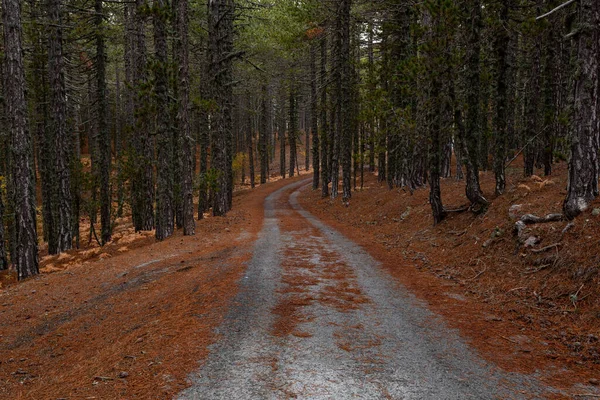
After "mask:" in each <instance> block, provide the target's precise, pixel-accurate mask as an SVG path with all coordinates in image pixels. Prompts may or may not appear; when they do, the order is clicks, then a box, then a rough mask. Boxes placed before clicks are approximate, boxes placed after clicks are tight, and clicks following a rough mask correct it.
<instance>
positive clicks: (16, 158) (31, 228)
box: [2, 0, 39, 279]
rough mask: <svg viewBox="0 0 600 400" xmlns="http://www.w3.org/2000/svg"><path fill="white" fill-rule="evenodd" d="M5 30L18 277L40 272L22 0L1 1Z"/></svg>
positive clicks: (7, 106)
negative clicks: (28, 118)
mask: <svg viewBox="0 0 600 400" xmlns="http://www.w3.org/2000/svg"><path fill="white" fill-rule="evenodd" d="M2 21H3V29H4V74H3V76H4V98H5V99H10V101H6V102H5V105H6V118H7V123H8V128H9V132H10V140H11V153H12V162H13V165H12V179H13V191H14V193H13V198H12V202H13V203H14V212H15V222H16V223H15V228H16V238H15V253H14V255H13V254H11V258H12V261H13V264H14V265H15V267H16V270H17V276H18V278H19V279H24V278H27V277H29V276H32V275H36V274H38V273H39V260H38V243H37V228H36V218H35V187H34V176H33V168H32V158H33V157H32V146H31V135H30V133H29V128H28V123H27V102H26V99H25V68H24V65H23V45H22V25H21V2H20V1H19V0H3V1H2Z"/></svg>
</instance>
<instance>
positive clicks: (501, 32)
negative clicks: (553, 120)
mask: <svg viewBox="0 0 600 400" xmlns="http://www.w3.org/2000/svg"><path fill="white" fill-rule="evenodd" d="M509 7H510V0H502V1H501V3H500V10H499V13H498V28H497V30H496V36H495V43H494V45H495V50H496V74H497V75H496V113H495V128H496V132H495V135H494V136H495V154H494V175H495V178H496V194H497V195H500V194H502V193H504V190H505V189H506V171H505V168H504V163H505V160H506V152H507V143H508V137H507V136H508V130H507V126H508V122H507V117H508V113H507V108H508V97H507V93H508V85H507V74H508V68H509V64H508V54H507V53H508V44H509V36H508V32H507V28H506V24H507V23H508V11H509Z"/></svg>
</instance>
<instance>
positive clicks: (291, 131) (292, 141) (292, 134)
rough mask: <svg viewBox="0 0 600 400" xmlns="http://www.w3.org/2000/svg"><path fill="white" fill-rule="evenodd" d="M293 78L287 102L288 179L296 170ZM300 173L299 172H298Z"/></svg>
mask: <svg viewBox="0 0 600 400" xmlns="http://www.w3.org/2000/svg"><path fill="white" fill-rule="evenodd" d="M294 85H295V84H294V78H293V77H292V79H290V101H289V121H288V123H289V125H288V126H289V131H288V143H289V144H290V168H289V172H288V174H289V176H290V178H291V177H293V176H294V171H295V170H296V156H297V149H296V138H297V137H298V94H297V90H296V87H295V86H294ZM298 173H300V171H298Z"/></svg>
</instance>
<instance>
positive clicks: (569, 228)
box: [561, 221, 575, 235]
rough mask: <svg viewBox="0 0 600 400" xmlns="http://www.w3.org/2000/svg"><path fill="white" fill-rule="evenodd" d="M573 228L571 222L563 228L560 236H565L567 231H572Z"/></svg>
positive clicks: (573, 224) (573, 225)
mask: <svg viewBox="0 0 600 400" xmlns="http://www.w3.org/2000/svg"><path fill="white" fill-rule="evenodd" d="M574 227H575V222H573V221H571V222H569V223H568V224H567V226H565V227H564V229H563V230H562V232H561V234H563V235H564V234H565V233H567V232H568V231H570V230H571V229H573V228H574Z"/></svg>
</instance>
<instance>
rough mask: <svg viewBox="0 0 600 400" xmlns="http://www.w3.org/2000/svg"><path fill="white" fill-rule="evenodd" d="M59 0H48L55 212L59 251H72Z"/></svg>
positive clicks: (69, 179) (68, 144) (68, 145)
mask: <svg viewBox="0 0 600 400" xmlns="http://www.w3.org/2000/svg"><path fill="white" fill-rule="evenodd" d="M61 8H62V6H61V1H60V0H48V16H49V18H50V21H52V23H51V24H50V26H49V29H50V37H49V41H48V71H49V74H48V75H49V82H50V105H51V107H52V113H51V121H52V125H51V126H52V138H53V142H54V143H53V146H52V147H51V148H52V149H54V152H55V155H54V174H55V177H54V179H55V187H54V196H53V199H54V201H53V209H54V210H53V212H54V213H55V217H54V218H53V220H54V229H55V230H56V233H55V235H54V236H55V237H56V245H57V246H56V252H57V253H61V252H63V251H67V250H70V249H71V247H72V246H73V236H72V230H71V202H72V199H71V171H70V169H69V167H70V166H69V163H70V160H71V157H70V155H71V151H70V150H71V138H70V135H69V133H68V132H67V97H66V92H65V73H64V70H65V65H64V60H63V50H62V49H63V47H62V45H63V36H62V10H61Z"/></svg>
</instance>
